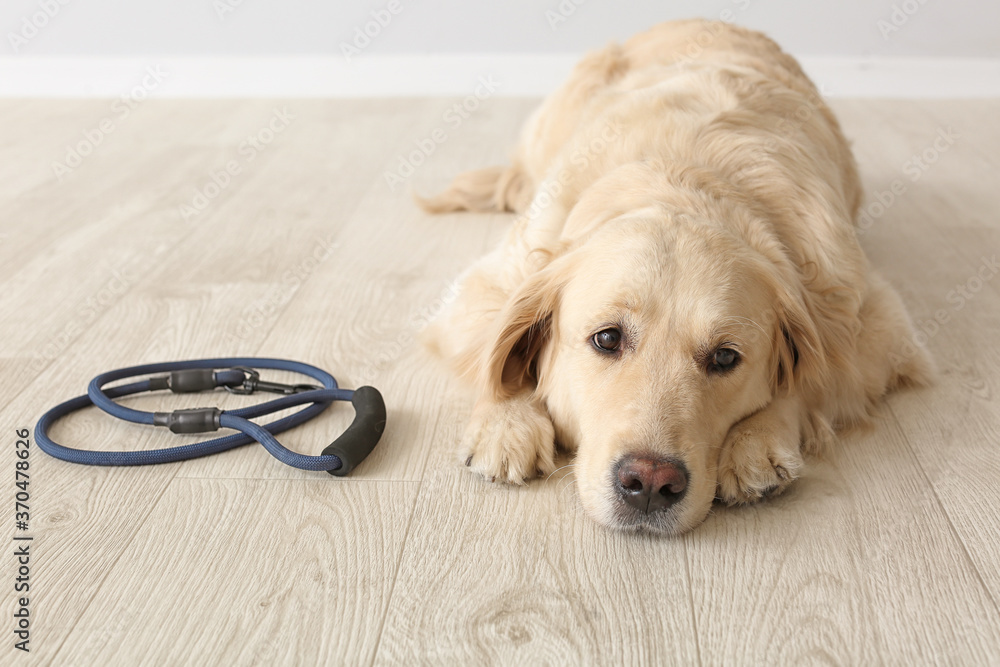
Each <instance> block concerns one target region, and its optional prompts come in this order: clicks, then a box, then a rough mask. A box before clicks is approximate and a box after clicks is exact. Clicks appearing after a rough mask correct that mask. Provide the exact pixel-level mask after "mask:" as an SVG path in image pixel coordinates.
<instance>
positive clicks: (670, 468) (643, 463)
mask: <svg viewBox="0 0 1000 667" xmlns="http://www.w3.org/2000/svg"><path fill="white" fill-rule="evenodd" d="M615 482H616V483H615V486H616V487H617V491H618V495H620V496H621V497H622V499H624V500H625V502H627V503H628V504H629V505H631V506H632V507H634V508H636V509H637V510H639V511H640V512H647V513H648V512H656V511H658V510H665V509H667V508H668V507H670V506H671V505H673V504H674V503H676V502H678V501H679V500H680V499H681V498H683V497H684V491H685V490H686V489H687V482H688V475H687V469H686V468H685V467H684V464H682V463H678V462H676V461H668V460H666V459H661V458H655V457H650V456H633V455H629V456H626V457H624V458H623V459H622V460H621V461H619V462H618V469H617V470H616V471H615Z"/></svg>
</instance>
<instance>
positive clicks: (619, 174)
mask: <svg viewBox="0 0 1000 667" xmlns="http://www.w3.org/2000/svg"><path fill="white" fill-rule="evenodd" d="M860 196H861V186H860V183H859V180H858V174H857V170H856V168H855V164H854V159H853V157H852V156H851V152H850V150H849V148H848V145H847V142H846V141H845V139H844V137H843V135H842V134H841V130H840V126H839V125H838V123H837V121H836V119H835V118H834V117H833V115H832V114H831V112H830V110H829V109H828V108H827V107H826V105H825V104H824V103H823V101H822V100H821V99H820V96H819V94H818V92H817V90H816V88H815V87H814V86H813V84H812V83H811V82H810V81H809V80H808V79H807V78H806V76H805V74H803V72H802V70H801V69H800V68H799V66H798V64H797V63H796V62H795V60H794V59H793V58H792V57H790V56H789V55H787V54H785V53H783V52H782V51H781V49H780V48H779V47H778V46H777V45H775V44H774V42H772V41H771V40H769V39H768V38H766V37H765V36H763V35H761V34H759V33H756V32H752V31H749V30H744V29H741V28H737V27H734V26H731V25H728V24H725V23H718V22H709V21H699V20H695V21H681V22H674V23H666V24H663V25H659V26H657V27H655V28H653V29H652V30H649V31H648V32H644V33H641V34H639V35H637V36H635V37H633V38H632V39H630V40H629V41H627V42H626V43H625V44H624V45H623V46H617V45H613V46H610V47H608V48H605V49H603V50H601V51H597V52H595V53H592V54H590V55H588V56H587V57H586V58H584V59H583V61H581V62H580V63H579V64H578V65H577V66H576V68H575V69H574V71H573V73H572V75H571V76H570V78H569V80H568V81H567V82H566V83H565V84H564V85H563V86H562V87H561V88H560V89H559V90H557V91H556V92H555V93H554V94H553V95H552V96H551V97H549V98H548V99H547V100H546V101H545V102H544V103H543V104H542V106H541V108H539V109H538V110H537V111H536V112H535V114H534V115H533V116H532V117H531V118H530V120H529V121H528V123H527V125H526V126H525V128H524V130H523V133H522V136H521V139H520V142H519V144H518V146H517V148H516V150H515V152H514V155H513V160H512V164H511V165H510V166H507V167H496V168H489V169H483V170H480V171H473V172H469V173H465V174H461V175H460V176H458V177H457V178H456V179H455V181H454V182H453V183H452V184H451V186H450V187H449V189H448V190H447V191H445V192H444V193H442V194H441V195H438V196H436V197H432V198H430V199H426V200H422V204H423V205H424V206H425V208H426V209H428V210H430V211H435V212H440V211H453V210H462V209H468V210H513V211H516V212H518V213H520V216H519V217H518V218H517V220H516V222H515V224H514V225H513V227H512V229H511V230H510V232H509V234H508V235H507V237H506V239H505V240H504V242H503V243H502V244H501V245H500V247H499V248H497V249H496V250H495V251H493V252H492V253H491V254H489V255H487V256H486V257H484V258H482V259H481V260H479V261H478V262H477V263H476V264H475V265H473V266H472V267H471V268H470V269H469V270H468V271H467V272H466V274H465V275H464V277H463V278H462V280H461V290H460V294H459V297H458V299H457V301H456V302H455V303H454V305H453V307H452V308H451V310H450V312H448V313H446V314H445V315H444V316H443V317H442V318H441V319H440V320H438V321H437V322H436V323H435V324H433V325H432V327H431V329H430V332H429V335H428V336H427V340H428V341H430V344H431V345H432V346H433V348H434V349H435V350H436V352H437V353H439V354H440V355H441V356H442V357H444V358H445V359H446V360H447V361H448V362H450V365H451V367H452V368H454V369H455V371H456V372H457V373H458V374H459V375H460V376H462V377H464V378H466V379H468V380H470V381H471V382H472V383H473V384H474V385H475V387H476V388H477V389H478V392H479V398H478V401H477V403H476V405H475V408H474V410H473V414H472V419H471V423H470V424H469V426H468V429H467V431H466V434H465V437H464V441H463V452H462V454H461V458H462V461H463V462H464V463H465V464H466V465H467V466H469V467H470V468H471V469H472V470H473V471H475V472H477V473H479V474H481V475H483V476H484V477H486V478H487V479H489V480H491V481H493V480H496V481H502V482H509V483H512V484H521V483H523V482H524V480H526V479H528V478H530V477H532V476H534V475H537V474H541V475H545V474H548V473H551V472H552V471H553V470H554V469H555V464H554V454H555V448H556V445H557V444H558V445H560V446H561V447H564V448H566V449H567V450H569V451H574V450H575V452H576V463H575V473H576V481H577V486H578V490H579V494H580V498H581V500H582V504H583V507H584V508H585V509H586V511H587V512H588V513H589V514H590V515H591V516H592V517H593V518H594V519H596V520H597V521H598V522H600V523H602V524H604V525H607V526H610V527H613V528H621V529H648V530H651V531H654V532H659V533H668V534H676V533H680V532H682V531H685V530H688V529H690V528H692V527H694V526H696V525H697V524H699V523H700V522H701V521H703V520H704V518H705V516H706V515H707V514H708V512H709V509H710V507H711V505H712V502H713V499H714V498H719V499H721V500H723V501H725V502H727V503H731V504H733V503H749V502H754V501H757V500H759V499H761V498H763V497H765V496H768V495H769V494H773V493H777V492H780V491H781V490H783V489H784V488H785V487H786V486H787V485H788V484H789V483H790V482H791V481H792V480H794V479H795V478H796V477H797V476H798V475H799V473H800V471H801V469H802V466H803V459H802V452H803V451H807V450H810V449H815V448H817V447H818V446H821V445H823V444H826V443H828V442H831V441H832V439H833V433H834V431H835V430H836V429H837V428H839V427H841V426H845V425H850V424H852V423H856V422H858V421H860V420H863V419H864V418H865V417H866V416H867V415H868V414H869V411H870V410H871V408H872V406H873V404H874V403H875V402H876V401H878V400H879V398H880V397H881V396H882V395H883V394H885V393H886V391H888V390H890V389H892V388H893V387H896V386H898V385H901V384H921V383H924V382H926V381H927V380H928V378H929V375H930V372H931V365H930V361H929V358H928V356H927V354H926V352H925V351H924V349H922V348H921V347H920V346H918V345H916V344H914V342H913V329H912V326H911V324H910V321H909V319H908V317H907V314H906V312H905V310H904V309H903V305H902V303H901V302H900V299H899V297H898V295H897V294H896V292H895V291H894V290H893V289H892V288H891V287H890V286H889V285H888V284H887V283H886V282H885V280H883V279H882V278H881V277H880V276H879V275H878V274H877V273H875V272H874V271H873V270H872V269H871V268H870V267H869V266H868V262H867V260H866V258H865V255H864V253H863V252H862V250H861V247H860V246H859V244H858V239H857V236H856V234H855V224H854V222H855V214H856V213H857V210H858V205H859V201H860Z"/></svg>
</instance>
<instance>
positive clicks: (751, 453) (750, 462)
mask: <svg viewBox="0 0 1000 667" xmlns="http://www.w3.org/2000/svg"><path fill="white" fill-rule="evenodd" d="M801 419H802V409H801V400H800V399H799V398H797V397H796V396H782V397H775V399H774V400H772V401H771V402H770V403H769V404H768V405H767V406H766V407H764V408H763V409H762V410H759V411H758V412H755V413H754V414H752V415H750V416H749V417H747V418H745V419H743V420H741V421H739V422H737V423H736V424H735V425H733V427H732V428H731V429H730V430H729V434H728V435H727V436H726V440H725V442H724V443H723V445H722V451H721V452H720V454H719V473H718V480H719V487H718V490H717V492H716V494H717V496H718V498H719V499H721V500H723V501H724V502H726V503H728V504H730V505H738V504H744V503H753V502H756V501H758V500H760V499H761V498H764V497H767V496H770V495H775V494H778V493H781V492H782V491H784V490H785V488H786V487H787V486H788V485H789V484H791V483H792V481H794V480H795V479H796V478H797V477H798V476H799V473H800V471H801V470H802V465H803V462H802V454H801V451H800V443H801V439H802V432H801V424H800V420H801Z"/></svg>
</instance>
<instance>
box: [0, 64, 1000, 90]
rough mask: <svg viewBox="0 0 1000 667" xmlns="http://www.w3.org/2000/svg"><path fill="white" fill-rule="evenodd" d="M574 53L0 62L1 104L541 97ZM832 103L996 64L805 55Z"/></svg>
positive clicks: (984, 84) (982, 75)
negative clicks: (31, 100) (480, 94)
mask: <svg viewBox="0 0 1000 667" xmlns="http://www.w3.org/2000/svg"><path fill="white" fill-rule="evenodd" d="M578 59H579V56H578V55H570V54H561V55H553V54H545V55H511V54H468V55H407V56H382V55H365V54H361V55H359V56H356V57H354V58H353V59H352V60H351V61H350V62H348V61H347V60H345V59H344V58H342V57H339V56H274V57H231V56H204V57H190V56H185V57H179V56H163V57H159V58H158V57H141V58H140V57H136V58H120V57H80V56H75V57H62V56H59V57H55V56H33V57H32V56H28V57H0V97H7V98H11V97H13V98H19V97H20V98H23V97H43V98H45V97H96V98H115V97H121V96H132V97H146V96H149V97H159V98H178V97H181V98H183V97H198V98H202V97H208V98H234V97H275V98H277V97H355V98H356V97H411V96H464V95H471V94H474V93H476V92H477V88H478V89H479V90H480V91H482V90H483V86H487V87H492V88H494V89H495V91H494V92H491V93H490V94H496V95H502V96H541V95H544V94H546V93H547V92H549V91H551V90H552V89H553V88H554V87H555V86H556V85H558V84H559V82H561V81H562V80H563V79H564V78H565V77H566V74H567V73H568V72H569V70H570V69H571V68H572V66H573V63H575V62H576V61H577V60H578ZM800 60H801V62H802V64H803V67H805V69H806V71H807V72H808V73H809V74H810V76H811V77H812V78H813V80H814V81H815V82H816V83H817V85H819V86H820V88H821V90H822V91H823V93H824V94H825V95H827V96H830V97H879V98H1000V59H966V58H960V59H942V58H870V59H862V58H846V57H803V58H801V59H800Z"/></svg>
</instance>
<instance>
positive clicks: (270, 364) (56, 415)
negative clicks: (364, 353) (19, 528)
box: [35, 357, 354, 471]
mask: <svg viewBox="0 0 1000 667" xmlns="http://www.w3.org/2000/svg"><path fill="white" fill-rule="evenodd" d="M234 366H248V367H251V368H255V369H257V368H262V369H268V370H282V371H292V372H295V373H301V374H303V375H307V376H309V377H311V378H313V379H314V380H316V381H318V382H319V383H320V384H321V385H322V386H323V388H322V389H315V390H311V391H303V392H299V393H297V394H292V395H289V396H282V397H281V398H277V399H274V400H271V401H267V402H265V403H259V404H257V405H253V406H250V407H246V408H240V409H237V410H227V411H224V412H222V413H221V415H220V416H219V426H220V427H222V428H230V429H234V430H236V431H240V433H235V434H233V435H228V436H224V437H220V438H214V439H212V440H206V441H204V442H198V443H194V444H191V445H183V446H180V447H168V448H164V449H153V450H147V451H89V450H82V449H74V448H72V447H66V446H65V445H60V444H59V443H57V442H54V441H53V440H52V439H51V438H50V437H49V435H48V432H49V430H50V429H51V427H52V425H53V424H54V423H55V422H56V421H57V420H59V419H61V418H62V417H64V416H66V415H68V414H69V413H71V412H75V411H77V410H81V409H83V408H86V407H88V406H90V405H96V406H97V407H99V408H100V409H101V410H103V411H104V412H106V413H108V414H110V415H111V416H113V417H117V418H118V419H124V420H126V421H130V422H134V423H137V424H147V425H154V419H155V418H156V413H152V412H145V411H142V410H135V409H133V408H127V407H125V406H123V405H119V404H118V403H116V402H115V401H114V400H113V399H116V398H120V397H122V396H129V395H131V394H136V393H140V392H144V391H152V390H155V389H160V388H163V387H162V386H156V387H151V382H150V380H148V379H147V380H140V381H138V382H132V383H130V384H126V385H120V386H117V387H111V388H108V389H105V388H104V385H106V384H108V383H111V382H115V381H117V380H122V379H125V378H130V377H135V376H139V375H148V374H153V373H165V372H172V371H179V370H187V369H199V368H200V369H219V368H221V369H227V368H229V369H232V367H234ZM215 377H216V381H217V382H218V386H224V385H227V384H237V383H239V382H241V381H242V380H243V378H244V375H243V372H242V371H238V370H223V371H219V372H218V373H216V374H215ZM353 396H354V391H353V390H350V389H341V388H339V387H338V386H337V380H336V379H335V378H334V377H333V376H332V375H330V374H329V373H327V372H326V371H324V370H322V369H320V368H317V367H315V366H311V365H309V364H304V363H301V362H297V361H289V360H285V359H268V358H255V357H232V358H220V359H196V360H192V361H178V362H167V363H159V364H146V365H142V366H132V367H130V368H122V369H119V370H115V371H111V372H108V373H102V374H101V375H98V376H97V377H95V378H94V379H93V380H91V382H90V385H89V386H88V388H87V394H86V395H84V396H77V397H76V398H73V399H70V400H68V401H66V402H64V403H60V404H59V405H57V406H56V407H54V408H52V409H51V410H49V411H48V412H46V413H45V414H44V415H42V417H41V419H39V420H38V424H37V425H36V426H35V442H37V443H38V446H39V447H41V449H42V451H44V452H45V453H47V454H49V455H50V456H54V457H55V458H58V459H62V460H64V461H69V462H71V463H81V464H84V465H99V466H137V465H151V464H157V463H171V462H174V461H183V460H187V459H193V458H199V457H202V456H209V455H211V454H217V453H219V452H224V451H227V450H229V449H233V448H235V447H241V446H243V445H247V444H250V443H251V442H255V441H256V442H259V443H260V444H261V445H263V446H264V448H265V449H267V451H268V452H270V453H271V454H272V455H273V456H274V457H275V458H277V459H278V460H279V461H281V462H282V463H285V464H287V465H290V466H293V467H295V468H300V469H302V470H326V471H333V470H337V469H340V468H341V467H342V466H343V462H342V460H341V459H340V457H338V456H336V455H332V454H328V455H321V456H307V455H305V454H299V453H297V452H293V451H291V450H289V449H287V448H285V447H284V446H283V445H282V444H281V443H279V442H278V440H277V439H276V438H275V437H274V436H275V435H277V434H278V433H281V432H282V431H286V430H288V429H290V428H294V427H295V426H298V425H299V424H302V423H304V422H306V421H309V420H310V419H312V418H313V417H315V416H317V415H318V414H319V413H321V412H323V411H324V410H326V409H327V408H328V407H329V406H330V404H331V403H332V402H333V401H351V400H352V398H353ZM306 403H308V404H310V405H308V406H307V407H305V408H303V409H301V410H299V411H298V412H296V413H294V414H292V415H289V416H287V417H283V418H281V419H278V420H276V421H273V422H271V423H268V424H264V425H263V426H262V425H259V424H256V423H254V422H252V421H249V420H250V419H253V418H256V417H261V416H264V415H268V414H271V413H274V412H278V411H280V410H284V409H286V408H290V407H295V406H297V405H303V404H306Z"/></svg>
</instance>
